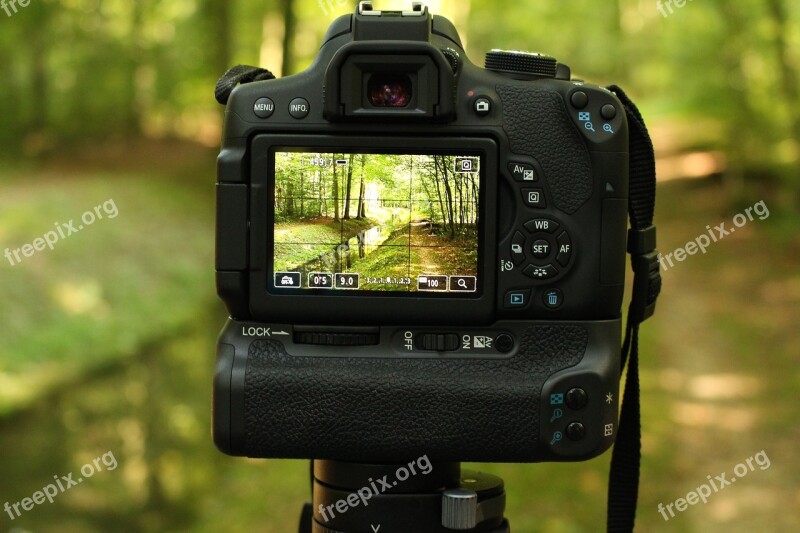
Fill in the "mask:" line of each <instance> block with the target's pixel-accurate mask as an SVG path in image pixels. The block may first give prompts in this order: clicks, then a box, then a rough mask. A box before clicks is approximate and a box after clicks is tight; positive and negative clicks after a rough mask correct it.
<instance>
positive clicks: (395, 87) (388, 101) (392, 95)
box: [367, 74, 413, 107]
mask: <svg viewBox="0 0 800 533" xmlns="http://www.w3.org/2000/svg"><path fill="white" fill-rule="evenodd" d="M412 87H413V86H412V83H411V78H409V77H408V76H407V75H405V74H373V75H372V77H370V79H369V82H368V83H367V92H368V94H369V103H370V104H372V105H373V106H375V107H406V106H408V104H409V103H411V97H412V95H413V88H412Z"/></svg>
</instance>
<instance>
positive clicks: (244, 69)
mask: <svg viewBox="0 0 800 533" xmlns="http://www.w3.org/2000/svg"><path fill="white" fill-rule="evenodd" d="M274 79H275V75H274V74H273V73H272V72H270V71H268V70H267V69H265V68H259V67H250V66H247V65H237V66H235V67H233V68H232V69H230V70H229V71H228V72H226V73H225V74H223V76H222V77H221V78H220V79H219V81H218V82H217V87H216V89H215V90H214V97H215V98H216V99H217V102H219V103H220V104H222V105H227V103H228V98H230V96H231V93H232V92H233V90H234V89H235V88H236V86H237V85H239V84H240V83H250V82H253V81H263V80H274Z"/></svg>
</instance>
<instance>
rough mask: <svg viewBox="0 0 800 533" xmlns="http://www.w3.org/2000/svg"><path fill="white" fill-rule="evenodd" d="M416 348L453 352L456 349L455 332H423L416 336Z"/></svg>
mask: <svg viewBox="0 0 800 533" xmlns="http://www.w3.org/2000/svg"><path fill="white" fill-rule="evenodd" d="M416 345H417V348H418V349H420V350H427V351H431V352H455V351H456V350H458V347H459V344H458V335H456V334H455V333H423V334H422V335H419V336H417V342H416Z"/></svg>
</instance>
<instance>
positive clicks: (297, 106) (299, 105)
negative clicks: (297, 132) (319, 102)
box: [289, 98, 311, 119]
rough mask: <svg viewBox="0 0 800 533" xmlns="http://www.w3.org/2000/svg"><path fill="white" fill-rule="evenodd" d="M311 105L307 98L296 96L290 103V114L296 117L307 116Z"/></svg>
mask: <svg viewBox="0 0 800 533" xmlns="http://www.w3.org/2000/svg"><path fill="white" fill-rule="evenodd" d="M309 111H311V106H310V105H309V104H308V100H306V99H305V98H295V99H294V100H292V101H291V102H290V103H289V114H290V115H292V116H293V117H294V118H296V119H302V118H306V117H307V116H308V113H309Z"/></svg>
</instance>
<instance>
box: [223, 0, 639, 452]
mask: <svg viewBox="0 0 800 533" xmlns="http://www.w3.org/2000/svg"><path fill="white" fill-rule="evenodd" d="M269 78H272V76H261V81H257V80H256V81H253V80H247V81H251V82H249V83H242V84H240V85H238V86H237V87H236V88H235V89H234V90H233V91H232V92H231V94H230V98H229V100H228V103H227V110H226V113H225V120H224V135H223V141H222V150H221V153H220V155H219V159H218V181H217V213H216V215H217V233H216V239H217V246H216V284H217V291H218V294H219V296H220V298H221V299H222V300H223V301H224V302H225V304H226V306H227V309H228V311H229V313H230V319H229V320H228V321H227V323H226V325H225V326H224V329H223V330H222V333H221V335H220V337H219V342H218V346H217V363H216V377H215V380H214V401H213V435H214V441H215V443H216V445H217V447H218V448H219V449H220V450H222V451H223V452H225V453H227V454H230V455H235V456H248V457H255V458H313V459H317V460H327V461H334V462H343V463H362V464H374V465H379V464H400V463H407V462H408V461H412V460H414V459H416V458H420V457H425V458H426V460H429V461H431V462H432V464H438V463H450V462H458V461H481V462H538V461H579V460H585V459H588V458H591V457H594V456H596V455H598V454H600V453H602V452H603V451H605V450H606V449H607V448H609V446H611V444H612V443H613V441H614V439H615V436H616V433H617V414H618V400H619V394H618V393H619V390H618V389H619V379H620V347H621V330H622V324H621V305H622V298H623V287H624V282H625V266H626V264H625V258H626V236H627V217H628V193H629V191H628V189H629V184H628V172H629V139H628V124H627V120H626V114H625V110H624V108H623V106H622V104H621V102H620V100H619V99H618V98H617V97H616V96H615V94H613V93H612V92H610V91H609V90H607V89H605V88H602V87H599V86H595V85H591V84H588V83H585V82H583V81H580V80H576V79H572V77H571V74H570V69H569V67H568V66H566V65H564V64H563V63H559V62H558V61H557V60H556V59H554V58H552V57H548V56H546V55H541V54H533V53H525V52H520V51H504V50H492V51H490V52H488V53H487V55H486V62H485V67H483V68H482V67H480V66H477V65H475V64H473V63H472V62H470V60H469V59H468V58H467V56H466V54H465V52H464V47H463V45H462V43H461V39H460V38H459V35H458V32H457V31H456V29H455V28H454V26H453V24H452V23H451V22H449V21H448V20H447V19H445V18H442V17H440V16H432V15H431V14H430V13H429V12H428V10H427V8H426V7H425V6H423V5H422V4H414V5H413V6H412V7H411V9H410V10H408V11H377V10H375V9H374V8H373V6H372V5H371V3H370V2H362V3H361V4H360V6H359V7H358V11H357V12H356V13H355V14H353V15H348V16H343V17H341V18H339V19H338V20H336V21H335V22H333V24H332V25H331V27H330V29H329V30H328V32H327V35H326V36H325V38H324V42H323V44H322V47H321V48H320V50H319V54H318V55H317V57H316V60H315V61H314V62H313V64H312V65H311V66H310V67H309V68H308V69H307V70H306V71H305V72H302V73H299V74H296V75H292V76H288V77H285V78H282V79H269Z"/></svg>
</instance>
